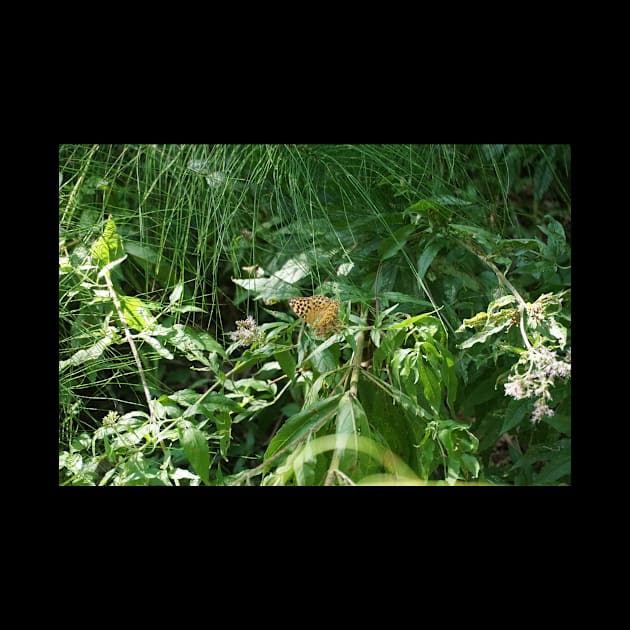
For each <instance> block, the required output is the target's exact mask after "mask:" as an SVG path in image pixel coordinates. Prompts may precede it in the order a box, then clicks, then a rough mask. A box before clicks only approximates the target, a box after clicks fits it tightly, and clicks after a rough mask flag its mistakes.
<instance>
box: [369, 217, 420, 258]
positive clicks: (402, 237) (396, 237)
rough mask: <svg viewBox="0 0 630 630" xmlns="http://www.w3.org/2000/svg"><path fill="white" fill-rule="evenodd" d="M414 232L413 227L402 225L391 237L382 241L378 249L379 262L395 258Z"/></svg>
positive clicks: (414, 228)
mask: <svg viewBox="0 0 630 630" xmlns="http://www.w3.org/2000/svg"><path fill="white" fill-rule="evenodd" d="M415 231H416V226H415V225H404V226H403V227H401V228H399V229H398V230H396V231H395V232H394V233H393V234H392V236H390V237H389V238H386V239H385V240H383V241H382V242H381V244H380V245H379V248H378V253H379V256H380V258H381V260H387V259H388V258H392V257H393V256H395V255H396V254H397V253H398V252H399V251H400V250H401V249H402V248H403V247H404V246H405V245H406V244H407V239H408V238H409V236H411V234H413V233H414V232H415Z"/></svg>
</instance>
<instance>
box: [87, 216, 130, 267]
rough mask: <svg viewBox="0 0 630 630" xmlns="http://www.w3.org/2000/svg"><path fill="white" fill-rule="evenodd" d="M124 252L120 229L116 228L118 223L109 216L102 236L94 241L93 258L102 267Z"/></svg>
mask: <svg viewBox="0 0 630 630" xmlns="http://www.w3.org/2000/svg"><path fill="white" fill-rule="evenodd" d="M123 253H124V252H123V249H122V244H121V242H120V238H119V236H118V231H117V230H116V223H115V222H114V219H112V218H111V217H109V219H108V220H107V223H106V224H105V227H104V229H103V234H102V236H101V237H100V238H98V239H97V240H96V241H95V242H94V244H93V245H92V249H91V250H90V254H91V255H92V260H93V261H94V264H95V265H96V266H97V267H98V268H99V269H101V268H103V267H105V265H108V264H109V263H110V262H112V261H114V260H117V259H118V258H120V257H121V256H122V255H123Z"/></svg>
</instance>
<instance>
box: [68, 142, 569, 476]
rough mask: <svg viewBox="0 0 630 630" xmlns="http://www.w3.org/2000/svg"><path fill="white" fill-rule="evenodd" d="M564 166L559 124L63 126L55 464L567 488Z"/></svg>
mask: <svg viewBox="0 0 630 630" xmlns="http://www.w3.org/2000/svg"><path fill="white" fill-rule="evenodd" d="M570 187H571V150H570V147H569V146H568V145H60V147H59V217H60V226H59V344H60V362H59V400H60V407H59V442H60V448H59V450H60V456H59V483H60V484H61V485H203V484H207V485H246V484H249V485H354V484H408V485H427V484H438V485H453V484H469V485H473V484H484V485H488V484H490V485H546V484H554V485H556V484H570V482H571V397H570V363H571V350H570V348H571V326H570V324H571V315H570V304H571V291H570V287H571V249H570V245H571V198H570ZM313 295H319V296H325V298H329V299H324V298H322V299H320V298H317V299H316V300H306V301H298V302H297V303H295V302H292V304H293V305H294V308H293V309H292V308H290V306H289V304H288V300H289V298H293V297H298V296H301V297H308V296H313ZM337 301H338V304H337ZM337 310H338V312H337ZM296 313H297V314H300V315H302V318H300V317H298V315H297V314H296ZM304 320H306V321H304Z"/></svg>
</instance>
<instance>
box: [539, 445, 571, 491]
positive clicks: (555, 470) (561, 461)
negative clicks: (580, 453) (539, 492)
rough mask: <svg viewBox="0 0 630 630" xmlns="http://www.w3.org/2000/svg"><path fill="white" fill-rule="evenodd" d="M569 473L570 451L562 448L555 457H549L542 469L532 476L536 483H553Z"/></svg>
mask: <svg viewBox="0 0 630 630" xmlns="http://www.w3.org/2000/svg"><path fill="white" fill-rule="evenodd" d="M570 474H571V451H570V450H569V449H563V451H561V452H560V453H559V454H558V455H557V456H556V457H554V458H553V459H550V460H549V461H548V462H547V463H546V464H545V465H544V466H543V468H542V470H541V471H540V472H539V473H538V474H537V475H535V476H534V482H535V483H536V484H543V483H553V482H555V481H558V480H559V479H562V478H563V477H567V476H569V475H570Z"/></svg>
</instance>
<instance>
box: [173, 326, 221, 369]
mask: <svg viewBox="0 0 630 630" xmlns="http://www.w3.org/2000/svg"><path fill="white" fill-rule="evenodd" d="M166 339H167V340H168V342H169V343H170V344H172V345H174V346H175V347H176V348H177V349H178V350H179V351H180V352H182V353H183V354H184V355H185V357H186V358H187V359H189V360H190V361H199V362H200V363H202V364H203V365H206V366H208V367H213V363H212V360H211V358H209V357H207V356H206V354H205V353H206V352H210V353H217V354H219V355H220V356H222V357H225V356H226V354H225V350H224V349H223V346H221V344H219V343H218V342H217V341H216V340H215V339H214V337H212V335H210V334H208V333H207V332H197V331H194V330H192V329H191V328H188V326H183V325H182V324H174V325H173V326H172V328H170V329H169V330H168V332H167V334H166Z"/></svg>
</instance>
